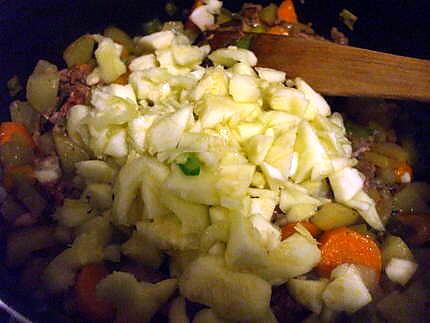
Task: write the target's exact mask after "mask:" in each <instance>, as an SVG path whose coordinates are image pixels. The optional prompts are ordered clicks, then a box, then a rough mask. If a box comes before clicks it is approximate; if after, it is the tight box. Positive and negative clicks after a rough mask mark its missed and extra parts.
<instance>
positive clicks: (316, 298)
mask: <svg viewBox="0 0 430 323" xmlns="http://www.w3.org/2000/svg"><path fill="white" fill-rule="evenodd" d="M327 284H328V280H326V279H322V280H306V279H290V280H289V281H288V283H287V286H288V290H289V292H290V293H291V295H292V296H293V297H294V299H295V300H296V301H297V302H299V303H300V304H302V305H303V306H305V307H306V308H308V309H309V310H311V311H312V312H314V313H316V314H319V313H321V310H322V308H323V300H322V293H323V291H324V289H325V288H326V286H327Z"/></svg>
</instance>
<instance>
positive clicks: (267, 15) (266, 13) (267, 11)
mask: <svg viewBox="0 0 430 323" xmlns="http://www.w3.org/2000/svg"><path fill="white" fill-rule="evenodd" d="M277 11H278V7H277V6H276V5H275V4H274V3H271V4H269V5H268V6H266V7H264V8H263V9H262V10H261V11H260V13H259V16H260V19H261V20H262V21H263V22H264V23H266V24H268V25H273V24H274V23H275V21H276V19H277V18H278V17H277Z"/></svg>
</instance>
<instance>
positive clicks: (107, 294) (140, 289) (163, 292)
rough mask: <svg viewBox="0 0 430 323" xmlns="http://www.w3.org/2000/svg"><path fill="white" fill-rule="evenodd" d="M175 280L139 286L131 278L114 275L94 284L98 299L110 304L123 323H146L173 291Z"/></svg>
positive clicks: (117, 273) (119, 273)
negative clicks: (115, 309) (113, 306)
mask: <svg viewBox="0 0 430 323" xmlns="http://www.w3.org/2000/svg"><path fill="white" fill-rule="evenodd" d="M176 285H177V281H176V279H166V280H162V281H161V282H159V283H156V284H151V283H145V284H140V283H139V282H138V281H137V280H136V278H134V276H133V275H131V274H128V273H124V272H114V273H113V274H110V275H109V276H107V277H106V278H104V279H103V280H102V281H101V282H100V283H99V284H98V285H97V289H96V291H97V296H98V297H101V298H102V299H105V300H107V301H110V302H112V303H113V304H114V305H115V307H116V308H117V316H118V317H120V318H122V319H124V321H125V322H130V323H138V322H149V321H150V320H151V317H152V316H153V315H154V314H155V313H156V312H157V310H158V309H159V308H160V307H161V306H162V305H163V304H164V303H165V302H166V301H167V300H168V299H169V297H170V296H171V295H172V294H173V292H174V291H175V289H176Z"/></svg>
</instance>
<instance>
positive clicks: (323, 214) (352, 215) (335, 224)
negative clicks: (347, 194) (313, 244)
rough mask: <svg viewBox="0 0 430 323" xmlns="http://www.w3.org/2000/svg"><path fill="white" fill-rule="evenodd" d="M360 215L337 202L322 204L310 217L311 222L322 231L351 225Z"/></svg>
mask: <svg viewBox="0 0 430 323" xmlns="http://www.w3.org/2000/svg"><path fill="white" fill-rule="evenodd" d="M359 217H360V215H359V214H358V213H357V212H356V211H354V210H353V209H351V208H349V207H346V206H343V205H341V204H338V203H327V204H324V205H323V206H322V207H321V208H320V209H319V210H318V211H317V212H316V213H315V215H314V216H313V217H312V218H311V222H312V223H314V224H315V225H316V226H317V227H318V228H320V229H321V230H323V231H327V230H331V229H335V228H339V227H343V226H348V225H352V224H354V223H356V222H357V220H358V219H359Z"/></svg>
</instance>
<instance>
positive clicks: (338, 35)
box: [330, 27, 349, 45]
mask: <svg viewBox="0 0 430 323" xmlns="http://www.w3.org/2000/svg"><path fill="white" fill-rule="evenodd" d="M330 37H331V39H332V40H333V41H334V42H335V43H336V44H339V45H348V43H349V39H348V37H346V36H345V34H344V33H343V32H341V31H339V30H338V29H337V28H336V27H333V28H332V29H331V30H330Z"/></svg>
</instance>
